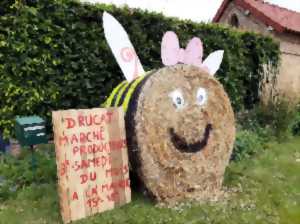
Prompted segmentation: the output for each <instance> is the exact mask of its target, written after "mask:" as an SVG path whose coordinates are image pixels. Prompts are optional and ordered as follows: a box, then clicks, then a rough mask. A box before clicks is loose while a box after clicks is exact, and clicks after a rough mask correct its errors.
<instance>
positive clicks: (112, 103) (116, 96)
mask: <svg viewBox="0 0 300 224" xmlns="http://www.w3.org/2000/svg"><path fill="white" fill-rule="evenodd" d="M126 84H127V82H123V84H121V87H120V88H119V89H118V91H117V92H116V94H115V95H114V98H113V100H112V101H111V104H110V106H114V105H115V103H116V101H117V98H118V95H119V93H120V91H121V90H122V88H123V87H124V85H126Z"/></svg>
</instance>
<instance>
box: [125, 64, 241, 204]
mask: <svg viewBox="0 0 300 224" xmlns="http://www.w3.org/2000/svg"><path fill="white" fill-rule="evenodd" d="M131 98H132V99H131V101H130V103H129V108H128V111H127V114H126V125H127V135H128V139H127V140H128V147H129V150H130V160H131V163H132V166H133V170H134V171H136V172H137V173H138V176H139V177H140V178H141V180H142V181H143V183H144V184H145V186H146V188H147V189H148V191H149V192H150V193H151V194H152V195H153V196H154V197H155V198H156V199H157V200H158V201H164V202H172V201H178V200H181V199H187V198H193V199H200V200H203V199H204V200H205V199H211V198H215V196H216V195H217V194H218V192H219V191H220V189H221V186H222V181H223V176H224V171H225V167H226V165H227V164H228V161H229V158H230V155H231V151H232V148H233V143H234V138H235V124H234V123H235V122H234V114H233V110H232V107H231V104H230V101H229V99H228V97H227V95H226V93H225V91H224V89H223V87H222V85H221V84H220V83H219V82H218V81H217V80H216V79H215V78H214V77H213V76H211V75H209V74H208V73H207V72H206V71H205V70H201V69H199V68H198V67H194V66H191V65H176V66H171V67H165V68H162V69H160V70H158V71H156V72H154V73H152V74H151V75H148V77H146V78H145V80H144V82H142V83H141V84H140V86H139V88H138V89H137V91H136V92H135V93H134V94H133V96H132V97H131Z"/></svg>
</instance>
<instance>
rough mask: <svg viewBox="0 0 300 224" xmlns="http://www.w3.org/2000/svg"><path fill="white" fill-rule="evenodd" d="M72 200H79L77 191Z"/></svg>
mask: <svg viewBox="0 0 300 224" xmlns="http://www.w3.org/2000/svg"><path fill="white" fill-rule="evenodd" d="M72 200H73V201H74V200H78V194H77V192H76V191H75V192H74V193H73V196H72Z"/></svg>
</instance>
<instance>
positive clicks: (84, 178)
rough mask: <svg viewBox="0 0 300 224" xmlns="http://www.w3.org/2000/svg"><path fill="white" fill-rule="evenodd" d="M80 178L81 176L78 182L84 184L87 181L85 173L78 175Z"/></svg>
mask: <svg viewBox="0 0 300 224" xmlns="http://www.w3.org/2000/svg"><path fill="white" fill-rule="evenodd" d="M80 178H81V182H80V184H85V183H86V182H87V181H88V175H86V174H82V175H80Z"/></svg>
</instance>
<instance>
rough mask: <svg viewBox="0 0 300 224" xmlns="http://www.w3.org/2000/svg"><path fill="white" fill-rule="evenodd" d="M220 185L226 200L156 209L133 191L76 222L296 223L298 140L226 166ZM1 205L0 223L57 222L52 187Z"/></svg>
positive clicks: (299, 222)
mask: <svg viewBox="0 0 300 224" xmlns="http://www.w3.org/2000/svg"><path fill="white" fill-rule="evenodd" d="M225 186H226V187H228V188H229V189H235V193H232V194H231V195H230V197H229V198H228V199H227V200H225V201H222V202H218V203H202V204H199V203H198V204H196V203H185V204H181V205H179V206H177V207H176V208H173V209H168V208H159V207H157V206H155V205H154V204H153V203H152V202H151V201H149V200H147V198H145V197H144V196H142V195H141V194H139V193H135V192H134V193H133V200H132V202H131V203H130V204H128V205H126V206H123V207H121V208H117V209H115V210H113V211H108V212H105V213H103V214H99V215H96V216H93V217H91V218H88V219H85V220H82V221H78V222H75V223H76V224H92V223H101V224H105V223H107V224H108V223H111V224H112V223H133V224H134V223H170V224H171V223H172V224H173V223H186V224H193V223H205V224H209V223H211V224H217V223H220V224H221V223H222V224H226V223H230V224H235V223H236V224H244V223H251V224H253V223H259V224H261V223H282V224H285V223H286V224H300V138H295V139H292V140H290V141H289V142H287V143H284V144H275V143H274V144H270V145H269V147H268V149H267V150H265V151H263V152H261V154H259V155H256V156H255V157H254V158H252V159H251V160H244V161H242V162H235V163H231V165H230V166H229V167H228V169H227V172H226V179H225ZM0 203H1V204H0V223H1V224H23V223H24V224H27V223H28V224H29V223H32V224H33V223H37V224H43V223H51V224H54V223H62V221H61V218H60V214H59V205H58V198H57V192H56V186H55V185H54V184H44V185H41V186H34V185H31V186H29V187H25V188H24V189H22V190H19V191H18V192H17V194H16V195H15V197H14V198H9V199H8V200H5V201H2V202H0Z"/></svg>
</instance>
